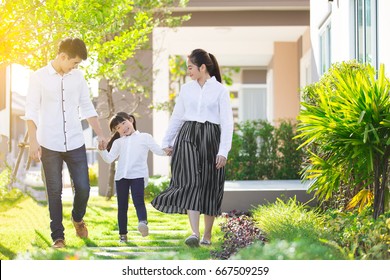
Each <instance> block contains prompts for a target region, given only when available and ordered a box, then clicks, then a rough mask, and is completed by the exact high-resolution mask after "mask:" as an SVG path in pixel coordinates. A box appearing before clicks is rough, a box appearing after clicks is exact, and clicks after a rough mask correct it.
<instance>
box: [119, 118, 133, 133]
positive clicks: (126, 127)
mask: <svg viewBox="0 0 390 280" xmlns="http://www.w3.org/2000/svg"><path fill="white" fill-rule="evenodd" d="M115 131H116V132H118V133H119V135H120V136H121V137H122V136H127V135H130V134H132V133H133V132H134V126H133V123H132V122H131V121H130V120H124V121H123V122H121V123H119V124H118V125H117V126H116V127H115Z"/></svg>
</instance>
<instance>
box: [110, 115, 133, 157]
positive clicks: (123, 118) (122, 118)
mask: <svg viewBox="0 0 390 280" xmlns="http://www.w3.org/2000/svg"><path fill="white" fill-rule="evenodd" d="M126 120H128V121H131V120H133V126H134V129H135V130H137V124H136V121H135V117H134V116H133V115H129V114H128V113H126V112H118V113H116V114H115V115H114V116H113V117H112V118H111V119H110V123H109V126H110V131H111V132H112V133H113V135H112V136H111V138H110V140H109V141H108V144H107V151H110V150H111V147H112V143H114V141H115V140H116V139H118V138H120V135H119V133H118V132H117V131H115V127H117V125H118V124H120V123H122V122H124V121H126Z"/></svg>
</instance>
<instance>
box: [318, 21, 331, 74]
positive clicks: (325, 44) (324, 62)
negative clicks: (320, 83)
mask: <svg viewBox="0 0 390 280" xmlns="http://www.w3.org/2000/svg"><path fill="white" fill-rule="evenodd" d="M330 32H331V25H330V23H328V24H326V25H325V27H324V28H323V29H322V32H321V33H320V72H321V73H320V74H321V75H323V74H324V73H325V72H326V71H328V69H329V67H330V63H331V56H330V55H331V52H330V42H331V41H330V39H331V36H330V35H331V33H330Z"/></svg>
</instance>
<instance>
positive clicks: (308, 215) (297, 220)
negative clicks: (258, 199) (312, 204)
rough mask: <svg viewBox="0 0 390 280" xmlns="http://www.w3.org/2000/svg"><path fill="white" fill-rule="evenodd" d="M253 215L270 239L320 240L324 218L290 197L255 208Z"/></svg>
mask: <svg viewBox="0 0 390 280" xmlns="http://www.w3.org/2000/svg"><path fill="white" fill-rule="evenodd" d="M251 212H252V216H253V218H254V219H255V221H256V224H257V225H258V226H259V228H260V229H261V230H263V231H264V232H265V233H266V235H267V238H268V239H269V240H278V239H280V240H287V241H291V242H292V241H297V240H300V239H301V238H304V239H309V240H318V238H319V235H320V232H321V230H322V229H323V227H324V218H323V217H322V216H321V215H320V214H319V213H317V212H315V211H313V210H311V209H310V208H309V207H307V206H305V205H303V204H301V203H299V202H297V200H296V198H290V199H289V200H288V201H287V202H284V201H283V200H281V199H277V201H276V202H275V203H272V204H267V205H261V206H258V207H257V208H255V209H253V210H252V211H251Z"/></svg>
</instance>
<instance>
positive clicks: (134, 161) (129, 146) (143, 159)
mask: <svg viewBox="0 0 390 280" xmlns="http://www.w3.org/2000/svg"><path fill="white" fill-rule="evenodd" d="M109 125H110V130H111V132H113V135H112V137H111V139H110V141H109V142H108V144H107V150H103V149H102V147H101V146H99V154H100V155H101V157H102V158H103V160H104V161H105V162H107V163H112V162H113V161H114V160H118V163H117V166H116V172H115V186H116V193H117V200H118V225H119V238H120V239H119V241H120V242H127V210H128V206H129V191H130V190H131V196H132V199H133V203H134V207H135V209H136V212H137V217H138V231H139V232H140V233H141V235H142V236H147V235H148V234H149V228H148V221H147V213H146V207H145V201H144V188H145V186H146V182H147V179H148V166H147V158H148V151H149V150H151V151H152V152H153V153H155V154H157V155H161V156H162V155H165V152H164V150H162V149H161V147H160V146H159V145H157V144H156V142H155V141H154V139H153V138H152V136H151V135H150V134H148V133H141V132H139V131H138V130H136V129H137V128H136V121H135V118H134V116H132V115H129V114H127V113H125V112H119V113H117V114H116V115H115V116H113V117H112V118H111V120H110V124H109Z"/></svg>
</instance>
